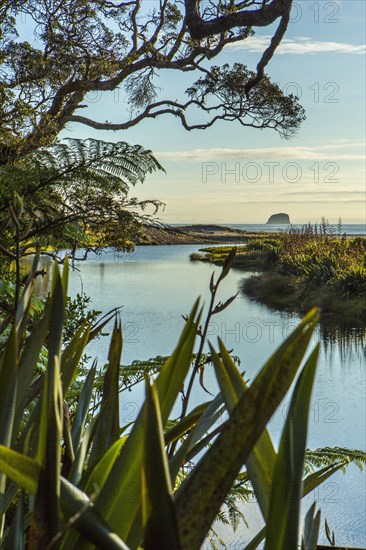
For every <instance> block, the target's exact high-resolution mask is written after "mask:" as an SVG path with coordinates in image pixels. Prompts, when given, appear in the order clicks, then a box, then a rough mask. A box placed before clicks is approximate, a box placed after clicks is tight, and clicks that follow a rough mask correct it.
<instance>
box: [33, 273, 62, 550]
mask: <svg viewBox="0 0 366 550" xmlns="http://www.w3.org/2000/svg"><path fill="white" fill-rule="evenodd" d="M67 273H68V268H67V265H65V266H64V272H63V276H62V279H61V277H60V273H59V269H58V266H57V264H55V271H54V281H53V291H52V298H51V304H52V305H51V311H50V325H49V335H48V365H47V372H46V380H45V386H44V392H43V402H42V409H41V410H42V416H41V426H40V436H39V451H38V457H39V461H40V462H41V464H42V470H41V473H40V476H39V483H38V487H37V493H36V498H35V505H34V514H33V521H32V526H31V540H32V545H33V547H40V548H42V547H43V546H46V545H47V544H48V543H49V542H50V541H51V540H52V539H53V537H54V536H55V535H56V534H57V532H58V520H59V518H58V508H59V494H60V463H61V460H60V459H61V437H62V418H63V397H62V387H61V377H60V367H59V361H60V349H61V339H62V330H63V318H64V311H65V303H66V301H65V300H66V288H65V286H66V281H67Z"/></svg>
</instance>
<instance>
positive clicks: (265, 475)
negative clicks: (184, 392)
mask: <svg viewBox="0 0 366 550" xmlns="http://www.w3.org/2000/svg"><path fill="white" fill-rule="evenodd" d="M219 347H220V354H221V357H222V360H220V358H219V356H218V355H217V354H216V352H215V351H214V349H213V348H211V353H212V356H213V359H214V366H215V372H216V377H217V380H218V382H219V385H220V389H221V391H222V394H223V396H224V399H225V403H226V407H227V409H228V411H229V413H231V412H232V411H233V410H234V408H235V406H236V405H237V403H238V401H239V399H240V398H241V397H242V395H244V393H245V392H246V391H247V390H248V385H247V384H246V382H245V381H244V379H243V377H242V375H241V374H240V372H239V370H238V368H237V367H236V365H235V363H234V361H233V360H232V358H231V357H230V354H229V353H228V351H227V350H226V348H225V346H224V345H223V343H222V341H221V340H220V339H219ZM275 460H276V452H275V450H274V447H273V444H272V440H271V438H270V436H269V433H268V431H267V429H266V428H265V429H264V430H263V432H262V435H261V436H260V438H259V439H258V441H257V443H256V444H255V446H254V448H253V450H252V452H251V453H250V455H249V456H248V458H247V460H246V462H245V465H246V468H247V471H248V474H249V477H250V481H251V484H252V486H253V489H254V492H255V494H256V497H257V499H258V503H259V506H260V508H261V511H262V514H263V517H264V518H265V519H266V518H267V514H268V510H269V499H270V493H271V484H272V475H273V470H274V465H275Z"/></svg>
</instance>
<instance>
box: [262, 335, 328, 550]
mask: <svg viewBox="0 0 366 550" xmlns="http://www.w3.org/2000/svg"><path fill="white" fill-rule="evenodd" d="M318 355H319V345H317V346H316V347H315V349H314V351H313V352H312V353H311V355H310V357H309V359H308V360H307V362H306V364H305V366H304V368H303V370H302V371H301V373H300V376H299V379H298V381H297V383H296V386H295V389H294V392H293V394H292V399H291V403H290V409H289V412H288V415H287V419H286V423H285V427H284V429H283V432H282V437H281V442H280V448H279V451H278V455H277V459H276V465H275V470H274V473H273V481H272V492H271V502H270V507H269V513H268V518H267V528H266V530H267V535H266V545H265V549H266V550H282V549H283V548H296V546H297V543H298V532H299V514H300V500H301V496H302V476H303V471H304V458H305V449H306V436H307V428H308V416H309V406H310V398H311V392H312V388H313V382H314V376H315V370H316V365H317V360H318Z"/></svg>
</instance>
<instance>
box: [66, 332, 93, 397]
mask: <svg viewBox="0 0 366 550" xmlns="http://www.w3.org/2000/svg"><path fill="white" fill-rule="evenodd" d="M89 334H90V325H88V324H87V323H83V324H82V325H81V326H80V327H79V329H78V330H77V331H76V332H75V334H74V336H73V338H72V339H71V341H70V342H69V344H68V345H67V346H66V348H65V349H64V350H63V352H62V356H61V375H62V391H63V394H64V395H66V394H67V391H68V389H69V387H70V384H71V382H72V380H73V378H74V376H75V373H76V370H77V367H78V365H79V362H80V359H81V356H82V355H83V353H84V350H85V347H86V345H87V343H88V341H89Z"/></svg>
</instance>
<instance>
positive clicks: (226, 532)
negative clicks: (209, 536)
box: [70, 246, 366, 549]
mask: <svg viewBox="0 0 366 550" xmlns="http://www.w3.org/2000/svg"><path fill="white" fill-rule="evenodd" d="M198 248H199V247H197V246H156V247H139V248H137V249H136V251H135V252H134V253H132V254H119V255H117V254H114V253H112V252H110V253H104V254H102V255H101V256H99V257H97V258H96V257H95V258H91V259H90V260H89V261H88V262H85V263H82V264H80V265H79V266H78V269H79V271H74V272H73V273H72V274H71V277H70V293H71V295H75V294H76V293H77V292H80V291H81V290H83V291H84V292H85V293H86V294H87V295H89V296H91V298H92V300H93V304H92V305H93V307H94V308H95V309H98V310H101V311H102V312H103V313H105V312H107V311H108V310H110V309H112V308H113V307H115V306H123V307H122V320H123V323H124V333H125V337H124V349H123V364H129V363H130V362H131V361H132V360H134V359H147V358H150V357H155V356H157V355H168V354H169V353H170V352H171V351H172V350H173V347H174V345H175V344H176V342H177V339H178V336H179V334H180V331H181V329H182V326H183V320H182V314H186V313H188V312H189V310H190V308H191V307H192V305H193V302H194V300H195V298H196V297H197V296H201V297H202V300H203V301H206V302H207V300H208V296H209V293H208V288H207V287H208V282H209V278H210V275H211V273H212V271H213V270H215V271H216V273H219V268H216V269H214V268H213V266H211V265H209V264H203V263H191V262H190V261H189V254H190V253H192V252H194V251H196V250H197V249H198ZM243 276H248V274H243V272H238V271H232V272H231V273H230V274H229V276H228V277H227V278H226V279H225V280H224V282H223V285H222V287H221V292H220V295H219V299H221V300H224V299H226V298H227V297H229V296H231V295H232V294H233V293H235V292H236V291H237V287H238V283H239V281H240V280H241V279H242V278H243ZM297 321H298V317H297V316H295V315H289V314H285V313H279V312H276V311H271V310H269V309H267V308H266V307H265V306H261V305H259V304H256V303H255V302H252V301H250V300H249V299H248V298H246V297H245V296H244V295H242V294H240V295H239V296H238V297H237V299H236V300H235V301H234V303H233V304H232V305H231V306H230V307H229V308H228V309H227V310H226V311H224V312H223V313H222V314H219V315H218V316H216V318H214V322H213V323H212V324H211V326H210V339H211V341H213V342H215V340H216V337H217V336H220V337H221V338H222V339H223V340H224V342H225V343H226V346H227V347H228V348H229V349H233V353H234V354H235V355H238V356H239V357H240V358H241V361H242V367H243V369H245V371H246V376H247V378H249V379H252V378H253V377H254V376H255V374H256V373H257V372H258V370H259V368H260V367H261V366H262V365H263V363H264V361H265V360H266V359H267V358H268V356H269V355H270V354H271V353H272V352H273V351H274V349H275V348H276V347H277V346H278V345H279V344H280V342H282V340H283V338H284V336H286V334H288V333H289V331H290V330H291V328H292V327H294V326H295V325H296V323H297ZM319 339H321V340H322V341H323V345H322V354H321V359H320V363H319V366H318V370H317V377H316V384H315V388H314V393H313V402H312V409H311V415H310V426H309V439H308V447H310V448H313V449H315V448H318V447H325V446H346V447H351V448H358V449H365V448H366V435H365V418H366V411H365V389H366V385H365V369H366V361H365V331H364V330H360V329H353V328H352V327H348V328H347V329H342V330H341V331H340V330H339V329H336V328H334V327H331V326H323V327H322V328H321V329H319V330H318V332H317V334H316V335H315V337H314V342H315V341H318V340H319ZM107 347H108V340H107V339H102V340H100V341H97V342H94V343H92V344H91V345H90V348H89V352H90V355H98V357H99V362H100V364H103V362H104V361H105V360H106V355H107ZM205 385H206V387H207V388H208V389H209V390H210V391H211V392H212V393H215V392H216V391H217V387H216V384H215V382H214V376H213V374H212V373H211V372H210V369H207V370H206V374H205ZM142 397H143V395H142V388H135V389H134V390H133V391H131V392H123V393H122V395H121V418H122V421H123V422H128V421H131V420H133V419H134V418H135V417H136V414H137V412H138V410H139V407H140V405H141V400H142ZM207 397H208V396H207V394H204V393H203V391H202V390H201V388H198V389H197V390H196V392H195V393H194V395H193V401H192V405H193V404H195V403H196V404H197V403H198V402H200V400H201V399H204V400H207ZM288 403H289V396H287V397H286V398H285V400H284V402H283V404H282V405H281V407H280V408H279V410H278V411H277V412H276V413H275V415H274V417H273V419H272V420H271V422H270V424H269V430H270V432H271V435H272V436H273V439H274V441H275V442H276V444H277V442H278V437H279V434H280V431H281V428H282V425H283V421H284V418H285V415H286V410H287V405H288ZM179 411H180V406H179V403H178V404H177V406H176V412H177V413H178V412H179ZM365 489H366V474H365V473H364V472H363V473H361V472H360V471H359V470H358V469H357V468H356V467H355V466H350V467H349V468H348V470H347V473H346V475H344V474H342V473H339V474H336V475H335V476H333V477H332V478H331V479H330V480H329V482H328V483H327V484H325V485H323V486H322V487H321V488H320V489H319V490H318V492H317V494H316V495H312V496H311V497H309V498H308V499H307V502H306V509H308V507H309V506H310V503H311V502H312V500H313V499H314V498H316V499H317V501H318V504H319V507H320V508H321V510H322V517H323V520H324V517H327V519H328V522H329V524H330V527H331V529H333V530H334V532H335V534H336V542H337V544H342V545H347V544H349V545H351V546H352V545H353V546H365V541H366V503H365ZM245 513H246V517H247V520H248V523H249V529H248V528H247V527H245V526H242V527H241V528H239V529H238V530H237V532H236V533H235V534H233V533H232V531H231V529H227V528H222V527H220V528H219V530H220V533H221V534H222V535H223V536H224V539H225V540H226V541H227V542H228V543H229V544H228V546H229V548H232V549H234V548H238V549H239V548H240V549H241V548H243V542H245V541H248V540H250V538H251V536H252V535H254V534H255V533H256V532H257V530H258V529H259V527H260V526H261V519H260V514H259V512H258V509H257V506H256V504H254V503H253V504H248V505H247V506H246V507H245ZM323 524H324V521H323ZM321 533H322V537H321V541H322V542H324V543H325V542H326V539H325V536H324V528H323V527H322V529H321Z"/></svg>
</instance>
